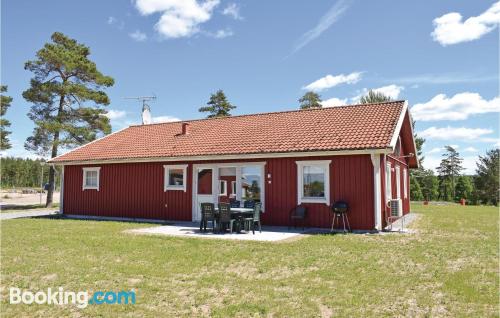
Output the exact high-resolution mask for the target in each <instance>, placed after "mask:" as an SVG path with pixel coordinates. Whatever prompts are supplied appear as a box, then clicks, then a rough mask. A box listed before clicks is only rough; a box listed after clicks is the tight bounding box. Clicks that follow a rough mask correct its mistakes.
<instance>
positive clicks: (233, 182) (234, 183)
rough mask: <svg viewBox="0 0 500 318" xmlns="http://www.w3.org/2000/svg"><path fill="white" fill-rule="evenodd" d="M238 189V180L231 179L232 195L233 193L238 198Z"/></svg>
mask: <svg viewBox="0 0 500 318" xmlns="http://www.w3.org/2000/svg"><path fill="white" fill-rule="evenodd" d="M236 191H238V190H237V189H236V181H231V194H230V195H232V196H234V197H235V198H236Z"/></svg>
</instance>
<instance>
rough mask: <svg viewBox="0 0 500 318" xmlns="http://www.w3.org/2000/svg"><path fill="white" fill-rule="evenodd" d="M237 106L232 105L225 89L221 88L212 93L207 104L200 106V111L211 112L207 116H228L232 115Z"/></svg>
mask: <svg viewBox="0 0 500 318" xmlns="http://www.w3.org/2000/svg"><path fill="white" fill-rule="evenodd" d="M235 108H236V106H234V105H232V104H231V103H230V102H229V101H228V100H227V97H226V94H224V91H223V90H222V89H219V90H218V91H217V92H215V93H214V94H212V95H210V100H209V101H208V103H207V106H203V107H200V109H198V111H199V112H202V113H204V112H208V113H210V114H209V115H208V116H207V118H214V117H227V116H231V114H230V111H231V110H232V109H235Z"/></svg>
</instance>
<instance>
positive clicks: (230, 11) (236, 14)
mask: <svg viewBox="0 0 500 318" xmlns="http://www.w3.org/2000/svg"><path fill="white" fill-rule="evenodd" d="M222 14H223V15H227V16H230V17H231V18H233V19H235V20H242V19H243V18H242V17H241V15H240V6H239V5H237V4H236V3H229V4H228V5H227V6H226V7H225V8H224V10H223V11H222Z"/></svg>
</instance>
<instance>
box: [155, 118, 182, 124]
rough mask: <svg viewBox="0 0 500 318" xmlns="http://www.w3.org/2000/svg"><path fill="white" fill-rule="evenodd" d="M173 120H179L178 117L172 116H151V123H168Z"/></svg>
mask: <svg viewBox="0 0 500 318" xmlns="http://www.w3.org/2000/svg"><path fill="white" fill-rule="evenodd" d="M173 121H180V118H177V117H174V116H156V117H153V123H169V122H173Z"/></svg>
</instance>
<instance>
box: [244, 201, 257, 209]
mask: <svg viewBox="0 0 500 318" xmlns="http://www.w3.org/2000/svg"><path fill="white" fill-rule="evenodd" d="M254 206H255V201H254V200H246V201H245V202H243V207H244V208H247V209H253V208H254Z"/></svg>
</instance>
